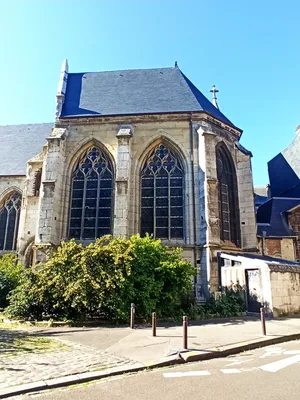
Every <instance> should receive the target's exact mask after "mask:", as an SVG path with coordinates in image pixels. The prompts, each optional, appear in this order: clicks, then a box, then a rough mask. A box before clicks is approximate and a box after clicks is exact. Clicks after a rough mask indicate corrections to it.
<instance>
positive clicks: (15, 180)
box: [0, 176, 26, 201]
mask: <svg viewBox="0 0 300 400" xmlns="http://www.w3.org/2000/svg"><path fill="white" fill-rule="evenodd" d="M25 180H26V177H25V176H0V201H1V200H2V199H3V197H5V196H6V195H7V194H8V193H10V192H13V191H14V190H18V191H20V192H21V193H23V189H24V184H25Z"/></svg>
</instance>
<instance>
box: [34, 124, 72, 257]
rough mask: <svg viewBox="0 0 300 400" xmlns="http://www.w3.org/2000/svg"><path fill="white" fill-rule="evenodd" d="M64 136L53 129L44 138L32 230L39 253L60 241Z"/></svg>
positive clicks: (63, 132)
mask: <svg viewBox="0 0 300 400" xmlns="http://www.w3.org/2000/svg"><path fill="white" fill-rule="evenodd" d="M67 135H68V131H67V130H66V129H62V128H54V129H53V131H52V133H51V135H50V136H49V137H48V138H47V140H48V148H47V153H46V157H45V161H44V165H43V175H42V185H41V194H40V208H39V221H38V225H37V232H36V245H37V246H38V248H39V247H40V248H43V252H42V253H43V254H48V253H49V252H48V251H45V248H47V247H53V246H54V247H55V246H58V245H59V244H60V241H61V222H62V221H61V218H62V206H63V205H62V185H63V183H64V182H63V174H64V160H65V139H66V137H67ZM38 254H39V252H37V262H38V261H44V260H39V259H38ZM42 258H45V257H42ZM46 258H47V257H46Z"/></svg>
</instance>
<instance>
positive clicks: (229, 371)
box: [220, 368, 241, 374]
mask: <svg viewBox="0 0 300 400" xmlns="http://www.w3.org/2000/svg"><path fill="white" fill-rule="evenodd" d="M220 371H221V372H223V374H240V373H241V371H240V370H239V369H236V368H228V369H220Z"/></svg>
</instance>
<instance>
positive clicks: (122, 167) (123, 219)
mask: <svg viewBox="0 0 300 400" xmlns="http://www.w3.org/2000/svg"><path fill="white" fill-rule="evenodd" d="M132 135H133V127H132V126H131V125H126V126H121V127H120V128H119V130H118V133H117V138H118V148H117V165H116V183H115V218H114V236H119V237H124V238H127V237H128V236H129V202H130V172H131V137H132Z"/></svg>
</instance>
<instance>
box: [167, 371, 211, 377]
mask: <svg viewBox="0 0 300 400" xmlns="http://www.w3.org/2000/svg"><path fill="white" fill-rule="evenodd" d="M208 375H210V372H208V371H188V372H165V373H164V374H163V376H164V377H165V378H183V377H185V376H208Z"/></svg>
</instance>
